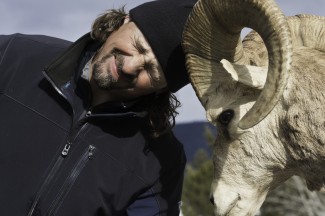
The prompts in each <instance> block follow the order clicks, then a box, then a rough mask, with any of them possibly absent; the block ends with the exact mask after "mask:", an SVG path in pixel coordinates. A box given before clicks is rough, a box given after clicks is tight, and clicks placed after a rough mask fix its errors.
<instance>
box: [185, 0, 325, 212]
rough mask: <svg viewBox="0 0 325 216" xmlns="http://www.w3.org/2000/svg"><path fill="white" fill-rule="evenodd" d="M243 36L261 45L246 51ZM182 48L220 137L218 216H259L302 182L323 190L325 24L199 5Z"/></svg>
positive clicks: (235, 4)
mask: <svg viewBox="0 0 325 216" xmlns="http://www.w3.org/2000/svg"><path fill="white" fill-rule="evenodd" d="M243 27H249V28H252V29H254V30H255V31H256V32H258V33H259V35H260V36H259V35H258V34H257V33H256V32H252V33H250V34H248V35H247V36H246V37H245V39H244V40H243V42H241V39H240V33H241V30H242V28H243ZM261 38H263V39H261ZM183 47H184V50H185V53H186V61H187V68H188V70H189V76H190V79H191V84H192V86H193V88H194V90H195V92H196V95H197V96H198V98H199V100H200V102H201V103H202V105H203V106H204V108H205V110H206V114H207V119H208V120H209V121H210V122H211V123H213V124H214V125H215V126H216V128H217V138H216V141H215V145H214V154H213V163H214V180H213V182H212V187H211V200H212V201H213V203H214V204H215V214H216V215H227V216H240V215H254V214H255V212H256V211H257V210H258V208H259V207H260V206H261V205H262V203H263V201H264V200H265V197H266V195H267V193H268V191H269V190H271V189H273V188H275V187H277V186H278V185H279V184H281V183H282V182H284V181H285V180H287V179H288V178H290V177H291V176H293V175H299V176H301V177H303V178H305V180H306V182H307V186H308V188H309V189H310V190H321V189H322V188H323V189H324V182H325V111H324V105H325V18H324V17H320V16H313V15H297V16H294V17H289V18H287V17H285V16H284V15H283V13H282V12H281V10H280V9H279V8H278V6H277V5H276V3H275V2H274V1H272V0H199V1H198V3H197V4H196V5H195V7H194V9H193V11H192V13H191V14H190V16H189V18H188V21H187V24H186V26H185V29H184V35H183Z"/></svg>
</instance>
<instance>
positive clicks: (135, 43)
mask: <svg viewBox="0 0 325 216" xmlns="http://www.w3.org/2000/svg"><path fill="white" fill-rule="evenodd" d="M132 41H133V43H132V45H133V46H134V48H135V49H136V50H137V51H138V52H139V53H140V54H143V55H144V54H147V53H148V49H146V48H145V47H144V45H143V43H142V42H141V41H140V39H139V37H137V36H133V40H132Z"/></svg>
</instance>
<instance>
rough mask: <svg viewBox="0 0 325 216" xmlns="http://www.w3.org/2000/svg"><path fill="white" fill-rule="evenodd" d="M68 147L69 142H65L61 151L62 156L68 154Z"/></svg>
mask: <svg viewBox="0 0 325 216" xmlns="http://www.w3.org/2000/svg"><path fill="white" fill-rule="evenodd" d="M70 147H71V143H67V144H65V146H64V148H63V150H62V152H61V155H62V157H66V156H67V155H68V153H69V150H70Z"/></svg>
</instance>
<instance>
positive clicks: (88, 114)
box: [86, 108, 93, 117]
mask: <svg viewBox="0 0 325 216" xmlns="http://www.w3.org/2000/svg"><path fill="white" fill-rule="evenodd" d="M92 111H93V109H92V108H90V109H89V110H88V111H87V113H86V117H89V116H90V115H91V114H92Z"/></svg>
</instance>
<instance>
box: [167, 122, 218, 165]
mask: <svg viewBox="0 0 325 216" xmlns="http://www.w3.org/2000/svg"><path fill="white" fill-rule="evenodd" d="M207 128H208V129H211V131H212V132H214V134H215V129H214V127H213V126H212V125H211V124H210V123H209V122H191V123H181V124H176V126H175V127H174V129H173V131H174V134H175V136H176V137H177V139H178V140H179V141H180V142H182V143H183V145H184V149H185V153H186V156H187V161H188V162H190V161H192V159H193V157H194V155H195V153H196V151H197V150H198V149H200V148H203V149H205V150H206V151H207V152H209V153H211V150H210V148H209V145H208V142H207V140H206V137H205V130H206V129H207Z"/></svg>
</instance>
